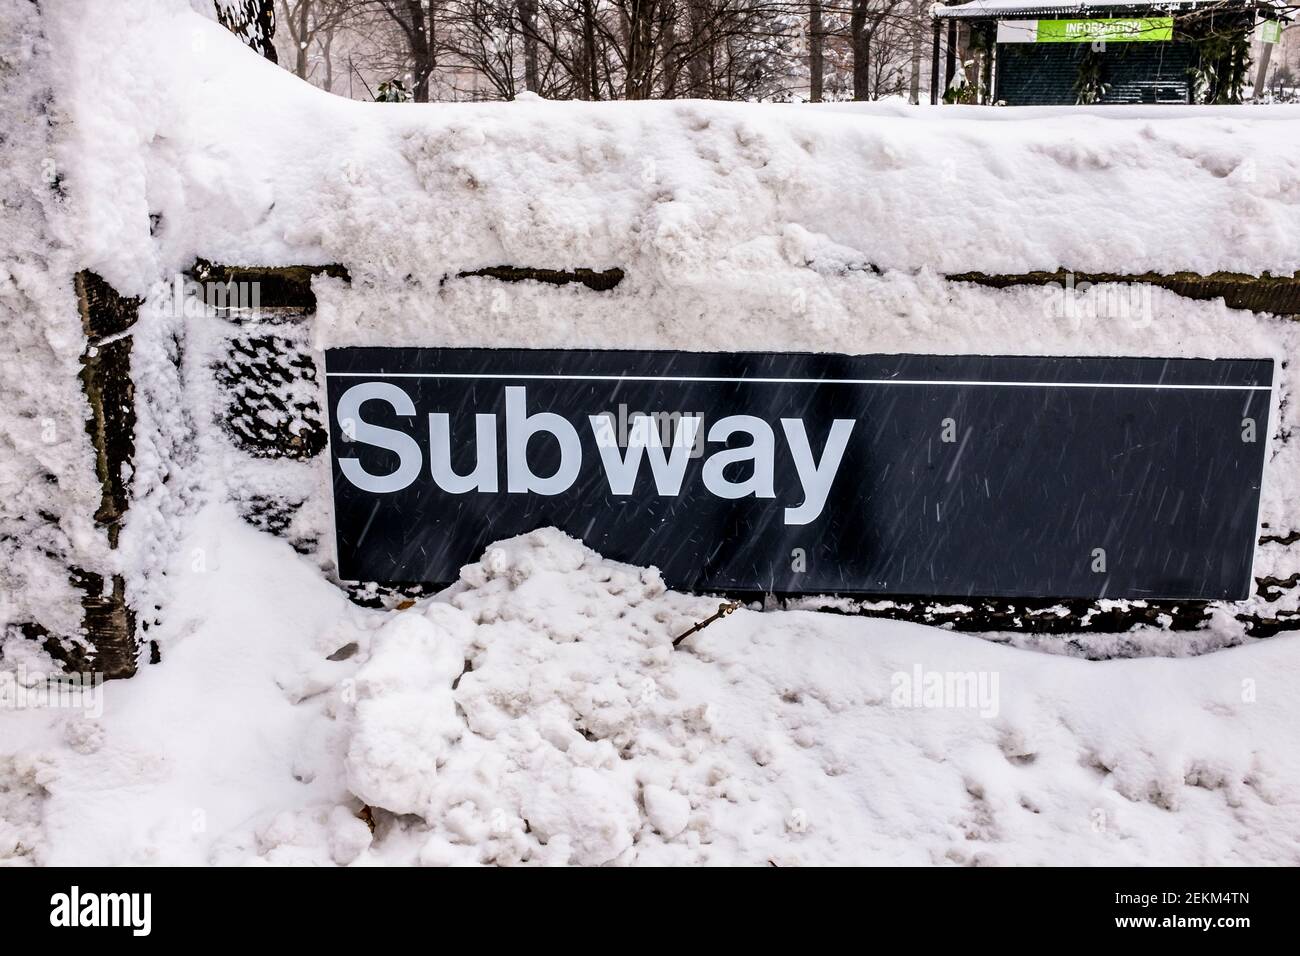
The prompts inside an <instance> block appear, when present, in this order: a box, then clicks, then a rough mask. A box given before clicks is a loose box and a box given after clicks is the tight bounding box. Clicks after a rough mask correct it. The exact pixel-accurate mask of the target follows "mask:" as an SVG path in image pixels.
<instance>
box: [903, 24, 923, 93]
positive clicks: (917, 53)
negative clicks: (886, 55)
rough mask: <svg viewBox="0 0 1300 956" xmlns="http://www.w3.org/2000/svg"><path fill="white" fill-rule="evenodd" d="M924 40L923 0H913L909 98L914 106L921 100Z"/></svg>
mask: <svg viewBox="0 0 1300 956" xmlns="http://www.w3.org/2000/svg"><path fill="white" fill-rule="evenodd" d="M924 42H925V31H924V30H923V29H922V25H921V0H912V75H911V76H910V77H909V85H908V95H907V100H908V102H909V103H911V104H912V105H913V106H916V105H917V104H918V103H920V102H921V44H922V43H924Z"/></svg>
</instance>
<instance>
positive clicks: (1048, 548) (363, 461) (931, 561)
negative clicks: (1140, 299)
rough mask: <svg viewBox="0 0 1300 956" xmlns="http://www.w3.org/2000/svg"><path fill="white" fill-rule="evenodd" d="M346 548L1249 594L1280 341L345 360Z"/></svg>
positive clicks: (340, 389)
mask: <svg viewBox="0 0 1300 956" xmlns="http://www.w3.org/2000/svg"><path fill="white" fill-rule="evenodd" d="M326 372H327V392H328V402H329V418H330V454H331V463H332V469H333V494H334V519H335V529H336V535H337V548H338V568H339V573H340V575H341V576H342V577H343V578H344V579H347V580H364V581H379V582H388V583H412V582H427V583H434V584H443V583H449V582H452V581H454V580H455V579H456V578H457V577H458V575H459V571H460V568H461V566H463V565H464V564H466V563H469V562H471V561H475V560H477V559H478V558H479V557H481V556H482V554H483V552H484V551H485V549H486V548H487V547H488V546H489V545H490V544H491V543H492V542H494V541H497V540H500V539H503V538H508V537H511V536H513V535H517V534H522V533H525V532H528V531H532V530H534V529H536V528H541V527H547V526H554V527H557V528H559V529H561V530H563V531H565V532H567V533H568V534H570V535H573V536H574V537H575V538H581V539H582V540H583V541H585V542H586V543H587V544H588V545H590V546H591V547H592V548H594V549H596V550H597V551H599V552H601V553H602V554H604V555H606V556H607V557H610V558H615V559H618V560H621V561H626V562H630V563H633V564H637V565H654V566H656V567H658V568H659V569H660V571H661V572H662V574H663V576H664V579H665V580H666V581H667V583H668V584H669V585H671V586H673V587H676V588H681V589H689V590H704V591H735V592H771V593H840V594H858V595H894V596H934V597H964V596H971V597H1047V598H1151V599H1157V598H1165V599H1202V600H1215V599H1226V600H1236V599H1243V598H1245V597H1246V596H1247V595H1248V593H1249V590H1250V585H1251V562H1252V559H1253V555H1254V550H1255V541H1256V539H1257V535H1258V529H1257V523H1258V510H1259V499H1260V487H1261V481H1262V476H1263V469H1264V461H1265V457H1266V455H1265V449H1266V446H1267V443H1268V434H1269V412H1270V407H1271V389H1272V384H1273V362H1272V360H1271V359H1232V360H1213V361H1212V360H1208V359H1151V358H1051V357H1024V356H953V355H835V354H809V353H793V354H792V353H768V352H730V353H703V352H663V351H586V350H530V349H424V348H349V349H332V350H330V351H328V352H327V353H326Z"/></svg>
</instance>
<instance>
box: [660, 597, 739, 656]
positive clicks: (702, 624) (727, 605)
mask: <svg viewBox="0 0 1300 956" xmlns="http://www.w3.org/2000/svg"><path fill="white" fill-rule="evenodd" d="M738 607H740V602H739V601H723V602H722V603H721V604H719V605H718V610H717V611H715V612H714V613H713V614H710V615H709V616H708V617H706V618H705V619H704V620H702V621H699V622H698V623H696V624H694V625H693V626H692V627H691V629H690V630H689V631H686V632H685V633H684V634H681V635H679V636H678V637H677V639H676V640H674V641H673V647H676V646H677V645H678V644H680V643H681V642H682V641H684V640H686V639H687V638H688V637H690V636H691V635H692V634H694V633H695V632H696V631H702V630H704V629H705V628H706V627H708V626H709V625H710V624H712V623H713V622H714V621H716V620H718V619H719V618H724V617H726V616H727V615H728V614H730V613H731V612H732V611H734V610H735V609H736V608H738Z"/></svg>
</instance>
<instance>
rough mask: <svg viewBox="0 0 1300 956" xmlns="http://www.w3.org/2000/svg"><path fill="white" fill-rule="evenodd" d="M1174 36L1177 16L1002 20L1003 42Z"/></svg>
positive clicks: (1122, 40) (1107, 40)
mask: <svg viewBox="0 0 1300 956" xmlns="http://www.w3.org/2000/svg"><path fill="white" fill-rule="evenodd" d="M1173 38H1174V19H1173V17H1126V18H1120V17H1112V18H1099V19H1094V20H999V21H998V41H997V42H999V43H1096V42H1105V43H1141V42H1151V41H1160V40H1172V39H1173Z"/></svg>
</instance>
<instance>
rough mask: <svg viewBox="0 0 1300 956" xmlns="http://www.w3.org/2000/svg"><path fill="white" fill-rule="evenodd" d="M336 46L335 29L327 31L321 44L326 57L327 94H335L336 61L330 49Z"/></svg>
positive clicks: (331, 28)
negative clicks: (331, 55)
mask: <svg viewBox="0 0 1300 956" xmlns="http://www.w3.org/2000/svg"><path fill="white" fill-rule="evenodd" d="M333 46H334V27H330V28H329V29H328V30H326V31H325V39H324V40H323V41H322V42H321V52H322V53H323V54H324V56H325V92H326V93H333V92H334V60H333V59H332V58H331V57H330V48H331V47H333Z"/></svg>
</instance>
